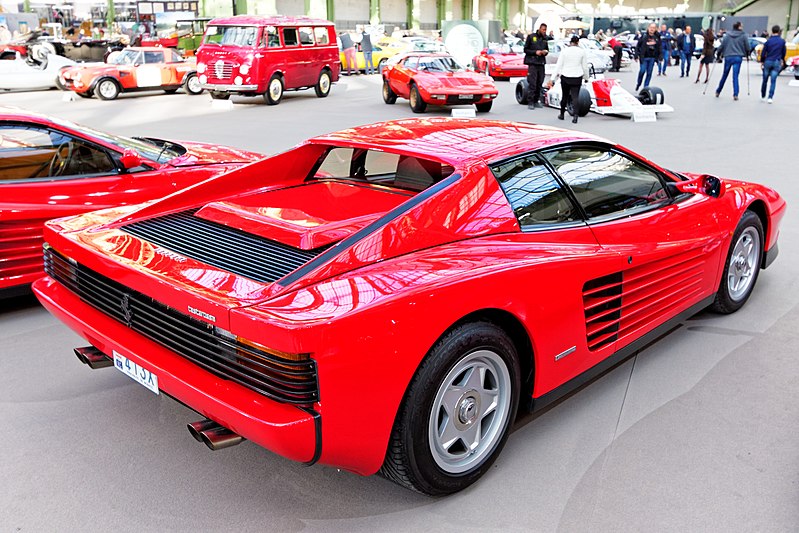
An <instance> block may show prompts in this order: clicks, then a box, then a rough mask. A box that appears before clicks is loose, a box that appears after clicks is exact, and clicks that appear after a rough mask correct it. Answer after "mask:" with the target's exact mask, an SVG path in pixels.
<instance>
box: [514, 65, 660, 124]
mask: <svg viewBox="0 0 799 533" xmlns="http://www.w3.org/2000/svg"><path fill="white" fill-rule="evenodd" d="M526 92H527V80H526V79H523V80H519V82H518V83H517V84H516V102H518V103H520V104H522V105H526V104H527V94H526ZM562 98H563V89H562V88H561V85H560V83H555V84H551V83H550V84H548V87H547V88H546V89H545V91H544V103H546V105H548V106H549V107H554V108H557V109H560V102H561V99H562ZM567 110H568V112H569V114H570V115H572V116H574V115H575V113H576V114H577V116H580V117H584V116H586V115H587V114H588V112H589V111H593V112H594V113H598V114H600V115H615V116H625V117H632V118H634V119H636V120H639V119H641V120H642V119H646V120H647V121H654V120H657V113H671V112H673V111H674V108H673V107H671V106H670V105H668V104H667V103H665V96H664V94H663V90H662V89H661V88H660V87H655V86H654V85H650V86H648V87H644V88H643V89H641V90H640V91H639V92H638V95H637V96H636V95H634V94H632V93H630V92H629V91H628V90H627V89H625V88H624V87H622V86H621V81H620V80H617V79H615V78H606V77H605V76H604V75H603V74H597V75H592V76H591V78H590V79H589V81H588V83H585V84H584V85H583V86H582V87H580V93H579V96H578V98H577V102H570V103H569V104H568V106H567Z"/></svg>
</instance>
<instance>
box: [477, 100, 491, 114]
mask: <svg viewBox="0 0 799 533" xmlns="http://www.w3.org/2000/svg"><path fill="white" fill-rule="evenodd" d="M493 103H494V101H493V100H492V101H491V102H484V103H482V104H474V107H475V108H476V109H477V112H478V113H488V112H489V111H491V106H492V104H493Z"/></svg>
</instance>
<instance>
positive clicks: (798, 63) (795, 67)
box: [785, 56, 799, 80]
mask: <svg viewBox="0 0 799 533" xmlns="http://www.w3.org/2000/svg"><path fill="white" fill-rule="evenodd" d="M785 66H786V69H787V70H788V72H790V73H791V74H793V77H794V79H795V80H799V56H794V57H792V58H790V59H786V60H785Z"/></svg>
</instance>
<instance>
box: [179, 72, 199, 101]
mask: <svg viewBox="0 0 799 533" xmlns="http://www.w3.org/2000/svg"><path fill="white" fill-rule="evenodd" d="M183 86H184V88H185V89H186V93H187V94H191V95H194V96H196V95H198V94H200V93H202V92H203V87H202V85H200V78H198V77H197V74H189V75H188V76H186V81H184V82H183Z"/></svg>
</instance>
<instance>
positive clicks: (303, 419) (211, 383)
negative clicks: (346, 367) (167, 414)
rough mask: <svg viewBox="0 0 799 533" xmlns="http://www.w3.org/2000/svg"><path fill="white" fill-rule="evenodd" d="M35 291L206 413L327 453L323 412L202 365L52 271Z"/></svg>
mask: <svg viewBox="0 0 799 533" xmlns="http://www.w3.org/2000/svg"><path fill="white" fill-rule="evenodd" d="M33 291H34V292H35V293H36V296H37V298H38V299H39V301H40V302H41V303H42V305H43V306H44V307H45V308H47V310H48V311H50V312H51V313H53V314H54V315H55V316H56V317H57V318H58V319H59V320H61V321H62V322H64V323H65V324H66V325H67V326H69V327H70V328H72V329H73V330H75V331H76V332H77V333H78V334H79V335H81V336H82V337H83V338H85V339H86V340H87V341H89V342H90V343H91V344H92V345H93V346H95V347H96V348H97V349H99V350H100V351H102V352H103V353H105V354H106V355H108V356H112V354H113V352H114V351H117V352H119V353H120V354H122V355H124V356H125V357H128V358H129V359H131V360H132V361H134V362H135V363H137V364H139V365H140V366H142V367H144V368H146V369H147V370H150V371H151V372H153V373H155V374H156V375H157V376H158V385H159V389H160V390H161V391H163V392H164V393H166V394H168V395H169V396H172V397H174V398H175V399H177V400H179V401H180V402H182V403H184V404H185V405H187V406H188V407H190V408H191V409H194V410H195V411H197V412H198V413H200V414H201V415H203V416H205V417H206V418H210V419H211V420H214V421H216V422H218V423H220V424H222V425H223V426H225V427H227V428H229V429H230V430H231V431H233V432H235V433H238V434H239V435H241V436H242V437H244V438H246V439H248V440H251V441H253V442H255V443H256V444H258V445H260V446H262V447H264V448H266V449H268V450H271V451H273V452H275V453H277V454H279V455H282V456H284V457H286V458H288V459H292V460H294V461H300V462H307V463H312V462H315V461H316V459H318V457H319V454H320V453H321V425H320V421H319V415H318V414H316V413H313V412H312V411H310V410H305V409H302V408H300V407H295V406H291V405H287V404H282V403H279V402H275V401H272V400H270V399H268V398H266V397H264V396H262V395H260V394H258V393H256V392H253V391H251V390H249V389H246V388H244V387H242V386H240V385H237V384H236V383H232V382H229V381H226V380H224V379H222V378H219V377H217V376H214V375H213V374H211V373H209V372H206V371H205V370H202V369H200V368H199V367H197V366H196V365H194V364H193V363H191V362H190V361H188V360H186V359H184V358H183V357H181V356H179V355H177V354H175V353H173V352H171V351H169V350H167V349H165V348H164V347H163V346H161V345H160V344H157V343H155V342H153V341H150V340H149V339H147V338H146V337H144V336H142V335H139V334H138V333H136V332H134V331H132V330H130V329H129V328H127V327H126V326H124V325H123V324H121V323H119V322H117V321H116V320H114V319H112V318H110V317H108V316H107V315H105V314H103V313H101V312H99V311H97V310H96V309H94V308H93V307H90V306H89V305H87V304H85V303H83V302H82V301H81V300H80V299H79V298H78V297H77V296H76V295H75V294H74V293H72V292H70V291H69V290H67V289H66V288H64V287H63V286H62V285H61V284H59V283H57V282H56V281H54V280H53V279H52V278H50V277H44V278H41V279H39V280H38V281H36V282H35V283H34V284H33Z"/></svg>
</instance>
